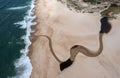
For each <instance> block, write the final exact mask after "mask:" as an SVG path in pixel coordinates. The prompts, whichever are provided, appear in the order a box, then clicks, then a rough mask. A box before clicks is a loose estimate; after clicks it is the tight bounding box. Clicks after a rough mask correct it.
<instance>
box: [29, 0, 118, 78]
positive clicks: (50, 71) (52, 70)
mask: <svg viewBox="0 0 120 78" xmlns="http://www.w3.org/2000/svg"><path fill="white" fill-rule="evenodd" d="M35 14H36V16H37V19H36V21H37V23H38V24H37V26H36V27H35V28H34V29H35V30H36V32H35V33H33V34H32V36H31V37H30V38H31V41H32V45H31V46H30V54H29V57H30V59H31V63H32V66H33V70H32V73H31V76H30V78H119V77H120V61H119V60H120V48H119V46H120V36H119V34H120V18H119V17H118V18H117V19H110V20H109V22H110V23H111V25H112V29H111V31H110V32H109V33H108V34H104V35H103V51H102V53H101V54H100V55H99V56H97V57H88V56H85V55H84V54H82V53H79V54H78V55H77V56H76V58H75V61H74V63H73V64H72V65H71V66H70V67H68V68H66V69H64V70H63V71H61V70H60V64H59V62H58V61H57V60H56V59H55V58H54V56H53V55H52V53H51V50H50V46H49V40H48V39H47V38H46V37H42V36H40V35H47V36H49V37H50V38H51V40H52V46H53V50H54V52H55V54H56V56H57V57H58V58H59V59H60V60H61V61H66V60H67V59H68V58H69V57H70V48H71V47H72V46H73V45H82V46H85V47H87V48H88V49H90V50H93V51H96V50H97V49H98V48H99V31H100V27H101V23H100V19H101V15H100V14H98V13H77V12H76V11H74V10H70V9H68V8H67V6H65V5H64V4H62V3H61V2H58V1H57V0H37V2H36V7H35Z"/></svg>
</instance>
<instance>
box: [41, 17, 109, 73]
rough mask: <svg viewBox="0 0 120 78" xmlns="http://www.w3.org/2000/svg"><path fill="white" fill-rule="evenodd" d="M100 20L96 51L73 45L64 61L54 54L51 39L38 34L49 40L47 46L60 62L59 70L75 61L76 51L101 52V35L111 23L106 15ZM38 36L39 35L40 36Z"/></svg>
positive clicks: (95, 53) (90, 55)
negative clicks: (68, 56)
mask: <svg viewBox="0 0 120 78" xmlns="http://www.w3.org/2000/svg"><path fill="white" fill-rule="evenodd" d="M100 22H101V30H100V32H99V34H98V35H99V49H98V50H97V51H95V52H94V51H91V50H90V49H88V48H86V47H84V46H82V45H73V46H72V47H71V48H70V58H68V60H66V61H65V62H62V61H60V59H59V58H58V57H57V56H56V54H55V52H54V50H53V47H52V40H51V38H50V37H49V36H47V35H40V36H42V37H46V38H47V39H48V40H49V47H50V50H51V53H52V54H53V56H54V57H55V59H56V60H57V61H58V62H59V63H60V70H61V71H63V70H64V69H65V68H67V67H69V66H71V65H72V63H73V62H74V61H75V57H76V55H77V54H78V53H82V54H84V55H86V56H88V57H96V56H98V55H100V54H101V52H102V50H103V41H102V37H103V34H104V33H108V32H109V31H110V30H111V24H110V23H109V21H108V17H103V18H101V20H100ZM40 36H39V37H40Z"/></svg>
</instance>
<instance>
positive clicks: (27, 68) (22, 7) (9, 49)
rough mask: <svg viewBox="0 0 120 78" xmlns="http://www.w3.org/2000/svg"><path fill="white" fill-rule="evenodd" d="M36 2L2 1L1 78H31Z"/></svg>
mask: <svg viewBox="0 0 120 78" xmlns="http://www.w3.org/2000/svg"><path fill="white" fill-rule="evenodd" d="M34 4H35V1H34V0H0V78H29V76H30V74H31V71H32V65H31V63H30V59H29V57H28V56H27V55H28V52H29V50H28V47H29V45H30V44H31V42H30V40H29V36H30V33H31V32H34V31H32V30H31V26H34V25H35V24H36V22H33V20H34V19H35V18H36V17H35V16H34V10H33V8H34Z"/></svg>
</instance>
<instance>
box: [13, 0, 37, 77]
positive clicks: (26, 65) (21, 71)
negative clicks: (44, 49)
mask: <svg viewBox="0 0 120 78" xmlns="http://www.w3.org/2000/svg"><path fill="white" fill-rule="evenodd" d="M34 4H35V0H32V1H31V7H30V9H29V10H28V11H27V13H26V16H25V17H24V20H23V21H20V22H17V23H14V24H19V25H21V28H24V29H26V35H24V36H23V37H22V39H24V42H25V44H26V46H25V48H24V49H22V50H21V51H20V52H21V53H22V56H21V57H20V58H19V59H17V60H16V61H15V67H16V72H17V75H16V76H15V77H12V78H29V77H30V75H31V72H32V65H31V62H30V59H29V57H28V56H27V55H28V52H29V49H28V47H29V46H30V45H31V42H30V39H29V36H30V33H31V32H32V30H31V26H33V25H35V24H36V22H32V21H33V20H34V19H35V18H36V17H35V16H33V15H34V11H33V9H34V7H35V5H34Z"/></svg>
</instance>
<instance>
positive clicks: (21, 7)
mask: <svg viewBox="0 0 120 78" xmlns="http://www.w3.org/2000/svg"><path fill="white" fill-rule="evenodd" d="M27 7H28V6H19V7H11V8H8V9H7V10H21V9H25V8H27Z"/></svg>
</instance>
